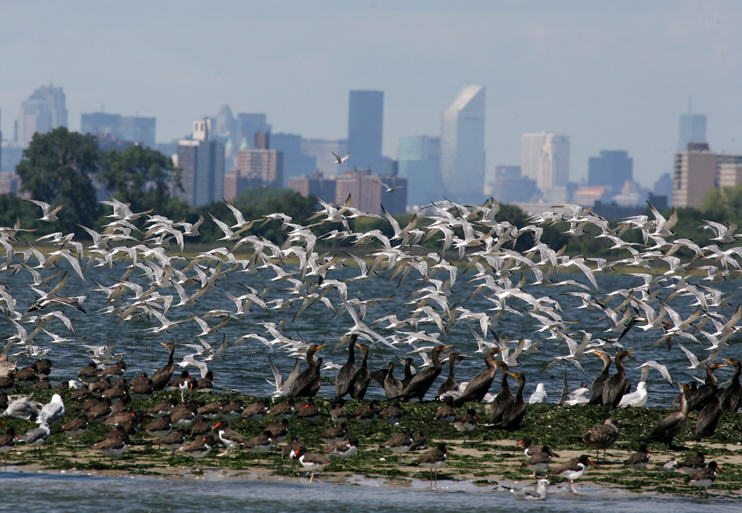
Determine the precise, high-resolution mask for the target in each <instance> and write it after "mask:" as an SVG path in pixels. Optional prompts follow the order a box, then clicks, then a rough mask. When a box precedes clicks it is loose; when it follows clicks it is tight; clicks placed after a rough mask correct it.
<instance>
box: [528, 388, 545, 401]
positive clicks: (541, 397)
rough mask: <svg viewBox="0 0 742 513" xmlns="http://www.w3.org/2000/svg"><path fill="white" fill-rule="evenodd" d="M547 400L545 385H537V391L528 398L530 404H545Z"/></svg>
mask: <svg viewBox="0 0 742 513" xmlns="http://www.w3.org/2000/svg"><path fill="white" fill-rule="evenodd" d="M546 398H547V394H546V389H544V384H543V383H539V384H537V385H536V390H535V391H534V392H533V393H532V394H531V396H530V397H529V398H528V404H539V403H545V402H546Z"/></svg>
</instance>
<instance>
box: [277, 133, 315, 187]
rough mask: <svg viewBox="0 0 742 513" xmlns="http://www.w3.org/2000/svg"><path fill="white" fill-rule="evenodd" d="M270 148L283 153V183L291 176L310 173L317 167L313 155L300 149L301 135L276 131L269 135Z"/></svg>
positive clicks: (285, 183)
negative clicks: (306, 153)
mask: <svg viewBox="0 0 742 513" xmlns="http://www.w3.org/2000/svg"><path fill="white" fill-rule="evenodd" d="M270 146H271V148H273V149H274V150H278V151H280V152H281V153H283V182H284V183H283V185H284V186H285V185H287V183H288V180H289V179H290V178H292V177H295V176H296V177H298V176H302V175H305V174H307V173H311V172H312V171H314V170H315V169H316V167H317V164H316V160H315V159H314V157H310V156H309V155H305V154H304V153H302V151H301V136H300V135H299V134H286V133H280V132H276V133H274V134H272V135H271V145H270Z"/></svg>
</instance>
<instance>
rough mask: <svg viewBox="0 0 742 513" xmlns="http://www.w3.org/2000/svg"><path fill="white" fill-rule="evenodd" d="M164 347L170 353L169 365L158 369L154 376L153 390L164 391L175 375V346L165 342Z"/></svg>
mask: <svg viewBox="0 0 742 513" xmlns="http://www.w3.org/2000/svg"><path fill="white" fill-rule="evenodd" d="M162 346H163V347H164V348H166V349H167V350H168V351H169V354H168V357H167V364H166V365H165V366H164V367H163V368H161V369H158V370H156V371H155V372H154V374H152V390H154V391H158V390H164V389H165V387H166V386H167V384H168V383H169V382H170V378H171V377H172V375H173V370H174V369H175V364H174V363H173V353H175V344H173V343H172V342H164V343H162Z"/></svg>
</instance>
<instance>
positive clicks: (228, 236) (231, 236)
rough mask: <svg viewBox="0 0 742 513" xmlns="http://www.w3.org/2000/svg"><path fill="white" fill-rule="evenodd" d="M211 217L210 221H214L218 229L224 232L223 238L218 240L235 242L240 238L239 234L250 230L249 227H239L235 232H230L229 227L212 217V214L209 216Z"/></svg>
mask: <svg viewBox="0 0 742 513" xmlns="http://www.w3.org/2000/svg"><path fill="white" fill-rule="evenodd" d="M209 216H211V220H212V221H214V223H215V224H216V225H217V226H218V227H219V229H220V230H221V231H222V232H224V237H222V238H221V239H218V240H237V239H239V238H240V234H241V233H242V232H244V231H246V230H248V229H249V228H250V226H249V225H244V226H241V227H240V228H239V229H238V230H237V231H236V232H235V231H232V228H230V226H229V225H228V224H227V223H225V222H223V221H221V220H219V219H217V218H216V217H214V214H209Z"/></svg>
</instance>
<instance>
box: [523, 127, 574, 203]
mask: <svg viewBox="0 0 742 513" xmlns="http://www.w3.org/2000/svg"><path fill="white" fill-rule="evenodd" d="M521 169H522V170H523V175H524V176H527V177H529V178H532V179H534V180H536V186H537V187H538V188H539V189H540V190H541V193H542V194H544V195H546V196H549V195H550V193H551V192H552V191H553V190H554V189H557V188H564V187H566V186H567V182H569V137H567V136H566V135H559V134H555V133H553V132H537V133H527V134H523V135H522V136H521Z"/></svg>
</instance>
